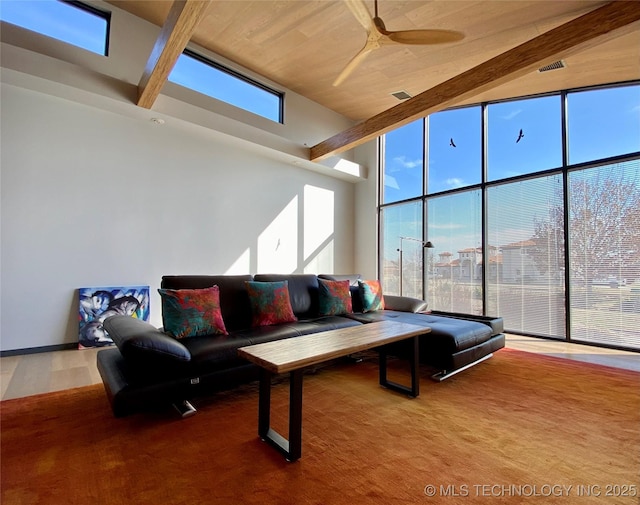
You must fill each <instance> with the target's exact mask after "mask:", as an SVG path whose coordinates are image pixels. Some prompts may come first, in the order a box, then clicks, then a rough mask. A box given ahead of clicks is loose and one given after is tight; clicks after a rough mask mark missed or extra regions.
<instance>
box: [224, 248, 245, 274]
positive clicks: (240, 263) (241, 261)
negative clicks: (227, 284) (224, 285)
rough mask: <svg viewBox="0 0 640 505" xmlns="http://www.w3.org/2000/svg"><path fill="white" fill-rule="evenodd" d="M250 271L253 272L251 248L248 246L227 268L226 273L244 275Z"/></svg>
mask: <svg viewBox="0 0 640 505" xmlns="http://www.w3.org/2000/svg"><path fill="white" fill-rule="evenodd" d="M249 272H251V249H250V248H248V247H247V248H246V249H245V251H244V252H243V253H242V254H241V255H240V256H238V259H237V260H235V261H234V262H233V265H231V266H230V267H229V268H227V271H226V272H225V275H242V274H248V273H249Z"/></svg>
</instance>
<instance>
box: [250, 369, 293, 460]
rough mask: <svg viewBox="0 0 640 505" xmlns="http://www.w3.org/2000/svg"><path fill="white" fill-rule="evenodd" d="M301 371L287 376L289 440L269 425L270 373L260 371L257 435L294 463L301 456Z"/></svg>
mask: <svg viewBox="0 0 640 505" xmlns="http://www.w3.org/2000/svg"><path fill="white" fill-rule="evenodd" d="M302 376H303V373H302V370H294V371H293V372H291V374H290V376H289V440H287V439H286V438H284V437H283V436H282V435H280V433H278V432H277V431H276V430H274V429H272V428H271V426H270V424H271V377H272V374H271V372H269V371H267V370H265V369H264V368H261V369H260V397H259V400H258V402H259V403H258V435H259V436H260V438H261V439H262V440H264V441H265V442H268V443H269V444H270V445H272V446H273V447H275V448H276V449H278V450H279V451H280V452H281V453H282V454H284V456H285V458H287V461H291V462H293V461H296V460H298V459H300V456H301V455H302Z"/></svg>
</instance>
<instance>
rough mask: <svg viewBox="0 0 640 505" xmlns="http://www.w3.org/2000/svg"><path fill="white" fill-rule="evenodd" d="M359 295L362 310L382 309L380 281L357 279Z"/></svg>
mask: <svg viewBox="0 0 640 505" xmlns="http://www.w3.org/2000/svg"><path fill="white" fill-rule="evenodd" d="M358 288H359V290H360V297H361V298H362V312H373V311H374V310H383V309H384V296H382V286H381V285H380V281H378V280H375V281H361V280H359V281H358Z"/></svg>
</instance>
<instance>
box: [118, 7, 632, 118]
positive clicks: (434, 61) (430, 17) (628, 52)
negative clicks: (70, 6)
mask: <svg viewBox="0 0 640 505" xmlns="http://www.w3.org/2000/svg"><path fill="white" fill-rule="evenodd" d="M364 1H365V4H366V5H367V7H368V8H369V11H370V12H373V1H372V0H364ZM110 3H113V4H114V5H117V6H118V7H120V8H122V9H124V10H126V11H128V12H130V13H132V14H134V15H136V16H139V17H141V18H144V19H146V20H148V21H150V22H152V23H154V24H156V25H158V26H162V25H163V24H164V23H165V20H166V19H167V16H168V13H169V11H170V9H171V6H172V2H170V1H166V0H159V1H154V0H142V1H138V0H113V1H111V2H110ZM625 3H627V2H625ZM605 4H607V2H601V1H593V0H563V1H548V0H542V1H540V0H535V1H528V0H483V1H478V0H473V1H466V0H456V1H450V0H435V1H422V0H379V4H378V9H379V15H380V17H381V18H382V19H383V20H384V22H385V24H386V27H387V29H389V30H411V29H421V28H437V29H448V30H456V31H460V32H463V33H464V34H465V38H464V39H463V40H462V41H460V42H455V43H451V44H446V45H436V46H408V45H402V46H401V45H394V46H385V47H381V48H380V49H377V50H376V51H374V52H373V53H371V55H369V57H368V58H367V59H366V60H365V61H364V62H363V63H362V64H361V65H360V66H359V67H358V68H357V69H356V70H355V71H354V72H353V73H352V74H351V75H350V76H349V77H348V78H347V79H346V80H345V81H344V82H343V83H342V84H341V85H340V86H337V87H334V86H332V83H333V81H334V80H335V78H336V76H338V75H339V74H340V72H341V70H342V69H343V68H344V66H345V65H346V64H347V63H348V62H349V60H350V59H351V58H352V57H353V56H354V55H355V54H356V53H357V52H358V51H359V50H360V48H361V47H362V46H363V45H364V43H365V40H366V32H365V31H364V29H363V27H362V25H360V23H359V22H358V21H357V20H356V19H355V17H354V15H353V14H352V13H351V11H350V10H349V9H348V8H347V6H346V5H345V2H344V1H343V0H211V2H210V3H209V5H208V7H207V8H206V10H205V11H204V13H203V14H202V15H200V17H199V20H198V23H197V24H196V26H195V27H194V28H193V30H192V31H193V34H192V37H191V40H192V42H194V43H195V44H198V45H200V46H202V47H205V48H207V49H209V50H210V51H212V52H214V53H217V54H219V55H221V56H223V57H225V58H227V59H229V60H232V61H234V62H236V63H238V64H239V65H241V66H243V67H245V68H248V69H250V70H251V71H253V72H255V73H257V74H259V75H263V76H265V77H267V78H268V79H270V80H271V81H273V82H275V83H278V84H280V85H282V86H283V87H286V88H288V89H291V90H293V91H295V92H296V93H299V94H301V95H303V96H305V97H307V98H309V99H311V100H313V101H315V102H318V103H320V104H322V105H324V106H325V107H327V108H329V109H332V110H334V111H336V112H338V113H340V114H342V115H344V116H346V117H348V118H350V119H352V120H354V121H363V120H366V119H368V118H372V117H374V116H376V115H378V114H380V113H382V112H383V111H386V110H388V109H391V108H392V107H394V106H396V105H398V104H399V102H398V100H397V99H396V98H395V97H393V96H391V93H392V92H395V91H399V90H404V91H406V92H408V93H409V94H410V95H412V96H415V95H418V94H420V93H423V92H424V91H426V90H430V89H432V88H434V87H436V86H437V85H438V84H441V83H443V82H445V81H448V80H449V79H452V78H454V77H456V76H459V75H460V74H463V73H464V72H466V71H468V70H470V69H472V68H474V67H477V66H479V65H481V64H482V63H484V62H487V61H488V60H490V59H492V58H495V57H496V56H499V55H502V54H504V53H506V52H508V51H510V50H512V49H513V48H515V47H516V46H519V45H521V44H523V43H525V42H527V41H530V40H532V39H535V38H536V37H538V36H539V35H541V34H542V33H545V32H548V31H550V30H552V29H554V28H557V27H559V26H561V25H565V24H566V23H568V22H569V21H572V20H574V19H576V18H578V17H579V16H582V15H584V14H586V13H588V12H591V11H593V10H595V9H598V8H599V7H601V6H603V5H605ZM628 4H631V5H633V7H632V9H639V10H640V2H637V1H632V2H628ZM563 59H564V62H565V64H566V68H563V69H560V70H552V71H550V72H545V73H539V72H537V71H536V70H535V69H533V70H531V71H529V72H527V73H526V74H525V75H522V76H521V77H518V78H517V79H515V80H511V81H509V82H507V83H504V84H500V83H499V82H498V83H497V84H496V85H494V86H489V87H483V88H482V89H479V90H478V92H477V93H468V94H467V95H466V96H465V97H464V100H463V101H460V102H458V103H476V102H479V101H485V100H496V99H504V98H512V97H518V96H526V95H530V94H536V93H542V92H548V91H556V90H559V89H566V88H575V87H582V86H589V85H595V84H605V83H613V82H622V81H628V80H633V79H640V22H634V23H633V24H632V25H630V29H627V30H625V31H624V34H623V35H621V36H617V37H615V38H604V39H602V38H601V39H600V40H599V41H598V43H597V44H596V45H591V46H590V47H588V48H586V49H584V50H580V51H578V52H574V53H572V54H570V55H569V56H567V57H566V58H563Z"/></svg>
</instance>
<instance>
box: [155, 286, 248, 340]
mask: <svg viewBox="0 0 640 505" xmlns="http://www.w3.org/2000/svg"><path fill="white" fill-rule="evenodd" d="M251 280H253V276H252V275H165V276H163V277H162V282H161V284H160V287H161V288H163V289H203V288H210V287H212V286H218V287H219V288H220V309H221V310H222V319H223V320H224V325H225V327H226V329H227V330H228V331H236V330H243V329H247V328H250V327H251V305H250V303H249V294H248V293H247V287H246V285H245V281H251Z"/></svg>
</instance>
